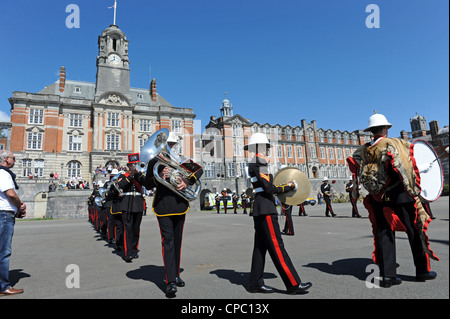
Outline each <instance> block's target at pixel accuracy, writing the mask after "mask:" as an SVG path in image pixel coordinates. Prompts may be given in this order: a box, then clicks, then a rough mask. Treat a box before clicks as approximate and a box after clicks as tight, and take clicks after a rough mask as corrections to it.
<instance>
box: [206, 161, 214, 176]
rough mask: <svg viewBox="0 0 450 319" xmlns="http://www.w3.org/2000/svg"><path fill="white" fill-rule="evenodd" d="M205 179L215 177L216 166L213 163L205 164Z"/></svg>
mask: <svg viewBox="0 0 450 319" xmlns="http://www.w3.org/2000/svg"><path fill="white" fill-rule="evenodd" d="M204 177H205V178H213V177H214V164H213V163H205V166H204Z"/></svg>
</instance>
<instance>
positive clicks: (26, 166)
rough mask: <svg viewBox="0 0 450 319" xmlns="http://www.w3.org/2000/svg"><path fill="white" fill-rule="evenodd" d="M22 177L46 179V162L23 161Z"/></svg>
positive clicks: (39, 160)
mask: <svg viewBox="0 0 450 319" xmlns="http://www.w3.org/2000/svg"><path fill="white" fill-rule="evenodd" d="M33 162H34V163H33ZM22 176H23V177H29V176H33V177H44V160H43V159H35V160H34V161H33V160H32V159H29V158H24V159H22Z"/></svg>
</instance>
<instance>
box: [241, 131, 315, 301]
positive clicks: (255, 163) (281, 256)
mask: <svg viewBox="0 0 450 319" xmlns="http://www.w3.org/2000/svg"><path fill="white" fill-rule="evenodd" d="M269 147H270V144H269V141H268V140H267V137H266V136H265V135H264V134H263V133H254V134H253V135H252V136H251V138H250V141H249V144H248V145H245V146H244V149H245V150H248V151H249V152H250V153H254V154H255V157H254V158H253V159H252V160H251V162H250V163H249V169H248V171H249V176H250V181H251V182H252V185H253V189H254V190H255V199H254V203H253V206H252V216H253V222H254V228H255V239H254V248H253V256H252V265H251V274H250V292H260V293H271V292H273V291H274V289H273V288H271V287H268V286H266V285H264V280H263V274H264V263H265V256H266V252H267V251H269V255H270V257H271V258H272V261H273V263H274V264H275V267H276V268H277V270H278V272H279V274H280V276H281V278H282V280H283V282H284V284H285V286H286V288H287V292H288V293H289V294H296V293H304V292H305V291H306V290H307V289H309V288H310V287H311V286H312V284H311V283H309V282H307V283H302V282H301V281H300V277H299V276H298V274H297V272H296V270H295V268H294V265H293V264H292V262H291V259H290V258H289V255H288V253H287V252H286V250H285V248H284V244H283V239H282V237H281V232H280V226H279V224H278V215H277V209H276V206H275V199H274V196H273V194H280V193H284V192H288V191H290V190H295V189H297V185H296V183H295V181H291V182H289V183H288V184H285V185H274V184H273V176H272V174H269V172H268V167H267V161H266V159H265V158H264V156H265V155H266V154H267V152H268V148H269Z"/></svg>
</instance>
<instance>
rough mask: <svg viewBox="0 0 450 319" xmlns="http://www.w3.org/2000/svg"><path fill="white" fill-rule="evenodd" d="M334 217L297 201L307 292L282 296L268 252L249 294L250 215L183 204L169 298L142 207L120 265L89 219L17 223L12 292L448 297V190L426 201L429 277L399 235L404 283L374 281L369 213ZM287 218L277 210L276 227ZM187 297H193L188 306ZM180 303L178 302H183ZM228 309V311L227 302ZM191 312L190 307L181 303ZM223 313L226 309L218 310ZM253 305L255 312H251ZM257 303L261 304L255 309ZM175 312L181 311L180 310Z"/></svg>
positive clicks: (155, 238)
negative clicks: (177, 278)
mask: <svg viewBox="0 0 450 319" xmlns="http://www.w3.org/2000/svg"><path fill="white" fill-rule="evenodd" d="M333 207H334V209H335V212H336V213H337V215H338V216H337V217H334V218H332V217H325V216H324V211H325V206H324V205H321V206H319V205H315V206H306V212H307V213H308V216H306V217H303V216H302V217H300V216H298V208H296V207H294V210H293V221H294V227H295V236H283V239H284V243H285V246H286V249H287V251H288V253H289V255H290V257H291V259H292V261H293V263H294V265H295V267H296V269H297V272H298V273H299V275H300V277H301V279H302V281H310V282H312V283H313V287H312V288H311V289H310V290H309V292H308V293H307V294H303V295H288V294H286V292H285V289H284V285H283V282H282V280H281V278H280V276H279V275H278V272H277V271H276V269H275V267H274V265H273V263H272V261H271V259H270V256H269V255H268V254H267V256H266V265H265V283H266V285H269V286H272V287H274V288H276V292H275V293H272V294H252V293H250V292H248V281H249V271H250V263H251V254H252V249H253V221H252V218H251V217H249V216H248V215H244V214H242V210H239V213H238V214H236V215H235V214H233V213H232V212H230V211H229V212H228V214H226V215H225V214H219V215H218V214H217V213H216V212H215V211H201V212H200V211H190V212H188V215H187V218H186V224H185V227H184V237H183V247H182V258H181V267H182V273H181V277H182V279H183V280H184V281H185V282H186V286H185V287H182V288H178V292H177V294H176V296H166V295H165V285H164V283H163V278H164V267H163V262H162V256H161V237H160V233H159V227H158V223H157V220H156V217H155V216H154V215H153V214H152V213H149V214H148V215H147V216H144V218H143V221H142V224H141V240H140V244H139V248H140V253H139V255H140V257H139V258H138V259H134V260H133V262H132V263H125V262H124V260H123V259H122V257H121V256H120V255H117V254H116V253H114V252H113V250H114V249H113V247H112V246H111V245H108V244H107V242H106V241H104V240H102V239H100V237H99V235H98V233H97V232H96V231H95V230H94V229H93V227H92V225H91V224H90V223H89V222H88V221H87V218H86V219H71V220H47V221H26V220H17V221H16V226H15V233H14V237H13V252H12V256H11V263H10V280H11V283H12V285H13V286H14V287H16V288H23V289H24V290H25V292H24V293H23V294H20V295H15V296H8V297H2V298H0V301H2V300H12V299H55V298H58V299H59V298H62V299H96V298H106V299H111V298H113V299H115V298H120V299H164V300H167V299H169V298H168V297H174V298H175V299H177V300H178V302H179V300H180V299H181V300H184V303H183V305H186V307H187V306H188V305H189V306H190V307H191V306H192V304H193V303H195V304H199V302H200V303H201V300H204V301H206V300H207V299H214V300H217V299H219V300H234V301H235V302H239V299H241V300H244V299H246V300H249V299H250V300H254V301H255V302H261V300H263V302H264V300H265V302H266V303H267V302H269V303H270V300H274V299H283V300H289V299H416V298H420V299H423V298H425V299H428V298H429V299H448V298H449V270H448V268H449V197H441V198H440V199H438V200H437V201H436V202H433V203H431V209H432V211H433V213H434V215H435V217H436V219H435V220H433V221H432V222H431V224H430V225H429V228H428V232H427V234H428V236H429V238H430V242H431V249H432V250H433V251H434V252H435V254H436V255H437V256H438V257H439V258H440V261H439V262H437V261H433V260H431V269H432V270H434V271H436V272H437V273H438V277H437V279H435V280H432V281H427V282H415V268H414V265H413V261H412V255H411V251H410V248H409V244H408V240H407V237H406V234H405V233H396V237H397V239H396V243H397V263H398V264H399V267H398V271H397V273H398V276H399V277H400V278H402V280H403V283H402V284H401V285H399V286H393V287H391V288H388V289H387V288H378V287H374V283H376V280H374V279H373V277H374V274H375V270H374V265H373V262H372V259H371V257H372V251H373V237H372V233H371V225H370V222H369V219H368V218H367V211H366V210H365V209H364V207H363V205H362V203H358V208H359V210H360V213H361V215H362V218H351V217H350V216H351V208H350V204H349V203H343V204H334V205H333ZM284 220H285V219H284V218H283V217H281V216H280V217H279V223H280V226H281V227H283V226H284ZM188 300H190V303H188ZM183 309H184V308H183ZM230 309H231V308H230ZM184 310H186V311H192V309H190V308H189V309H188V308H186V309H184ZM221 310H222V311H225V309H221ZM253 310H254V309H253ZM260 310H261V309H260ZM177 311H180V312H181V309H177Z"/></svg>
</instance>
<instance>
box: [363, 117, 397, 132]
mask: <svg viewBox="0 0 450 319" xmlns="http://www.w3.org/2000/svg"><path fill="white" fill-rule="evenodd" d="M377 126H387V127H388V128H391V127H392V124H391V123H389V122H388V121H387V119H386V117H385V116H384V115H383V114H377V113H375V114H374V115H372V116H371V117H370V118H369V126H368V127H367V128H366V129H365V130H364V132H367V131H370V129H371V128H372V127H377Z"/></svg>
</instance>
